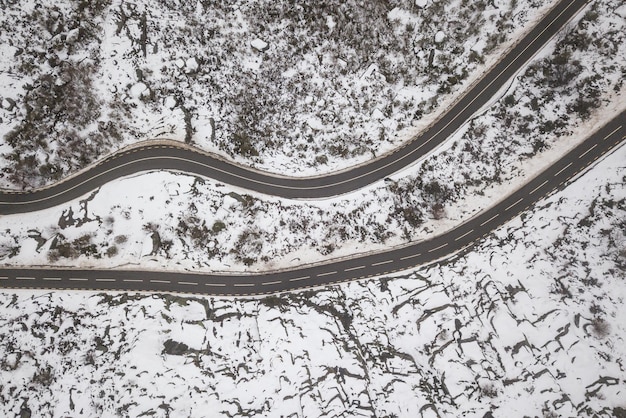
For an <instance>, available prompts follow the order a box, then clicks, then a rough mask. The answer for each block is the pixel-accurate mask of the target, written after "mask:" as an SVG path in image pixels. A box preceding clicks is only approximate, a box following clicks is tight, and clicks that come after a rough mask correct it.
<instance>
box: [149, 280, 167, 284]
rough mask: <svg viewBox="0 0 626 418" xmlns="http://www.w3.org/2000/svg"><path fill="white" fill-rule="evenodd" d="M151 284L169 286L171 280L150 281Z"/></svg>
mask: <svg viewBox="0 0 626 418" xmlns="http://www.w3.org/2000/svg"><path fill="white" fill-rule="evenodd" d="M150 283H165V284H169V283H171V282H170V281H169V280H150Z"/></svg>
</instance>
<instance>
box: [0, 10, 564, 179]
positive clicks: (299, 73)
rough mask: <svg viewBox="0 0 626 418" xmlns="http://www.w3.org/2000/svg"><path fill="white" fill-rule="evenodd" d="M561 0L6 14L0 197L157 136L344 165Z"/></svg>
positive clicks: (247, 156)
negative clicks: (0, 190)
mask: <svg viewBox="0 0 626 418" xmlns="http://www.w3.org/2000/svg"><path fill="white" fill-rule="evenodd" d="M554 3H555V1H554V0H550V1H537V0H516V1H511V0H491V1H479V2H467V1H464V0H435V1H428V2H424V4H423V5H421V4H420V5H417V4H416V3H415V2H414V1H412V0H402V1H393V2H358V1H355V0H350V1H343V0H342V1H338V0H333V1H326V2H323V3H319V2H305V3H299V2H292V1H285V0H281V1H277V0H264V1H255V2H251V1H247V0H240V1H230V2H209V1H204V0H203V1H178V0H139V1H134V2H126V1H121V0H98V1H89V2H75V1H69V0H59V1H56V2H54V3H50V4H45V3H43V4H42V3H41V2H36V1H34V0H28V1H20V2H4V3H3V4H2V14H1V15H0V57H1V59H0V96H1V97H0V102H2V106H0V138H2V140H0V154H1V155H2V159H1V160H0V165H1V166H2V167H3V170H2V171H0V181H1V183H0V184H2V185H3V186H11V187H17V188H21V187H23V186H26V187H31V186H36V185H40V184H43V183H49V182H52V181H55V180H58V179H60V178H63V177H64V176H66V175H67V174H68V173H70V172H74V171H76V170H78V169H80V168H82V167H84V166H85V165H86V164H87V163H89V162H91V161H94V159H97V158H99V157H102V156H104V155H106V154H107V153H109V152H111V151H113V150H115V149H118V148H119V147H121V146H123V145H126V144H129V143H133V142H137V141H139V140H146V139H153V138H159V137H161V138H162V137H167V138H172V139H176V140H180V141H185V142H188V143H192V144H194V145H197V146H200V147H202V148H204V149H207V150H210V151H214V152H217V153H220V154H222V155H225V156H228V157H229V158H234V159H236V160H237V161H239V162H242V163H245V164H253V165H255V166H257V167H261V168H265V169H268V170H271V171H275V172H280V173H285V174H294V175H303V174H311V173H316V172H323V171H332V170H335V169H337V168H344V167H346V166H347V165H352V164H355V163H357V162H359V161H365V160H368V159H370V158H372V156H374V155H380V154H381V153H382V152H384V151H386V150H389V149H392V148H394V147H396V146H398V145H399V143H400V142H401V141H402V140H404V139H406V138H407V137H409V136H410V135H411V134H412V133H413V132H414V131H415V128H412V125H414V124H417V125H419V126H423V124H424V123H426V122H427V121H428V120H430V119H432V117H434V116H435V114H436V113H437V112H439V111H441V110H442V109H443V108H444V107H445V106H446V104H447V103H449V102H450V100H452V99H453V97H454V96H456V95H458V94H459V93H460V92H462V91H464V89H465V87H466V86H467V85H468V84H469V83H470V82H471V81H472V80H473V79H475V78H476V77H477V76H478V75H479V74H480V73H481V72H482V71H483V70H484V68H485V65H488V64H489V63H491V62H493V61H494V60H495V59H497V57H498V56H499V55H500V54H501V53H502V51H503V50H504V49H506V48H507V46H510V45H511V44H512V43H513V42H514V41H515V39H517V38H518V37H519V36H521V34H523V33H524V31H526V30H528V28H529V27H531V26H532V23H534V21H536V20H537V19H538V18H540V17H541V15H542V14H543V13H545V11H546V10H548V9H549V8H550V6H551V5H552V4H554ZM426 115H429V116H426Z"/></svg>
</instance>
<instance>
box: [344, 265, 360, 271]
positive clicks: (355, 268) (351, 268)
mask: <svg viewBox="0 0 626 418" xmlns="http://www.w3.org/2000/svg"><path fill="white" fill-rule="evenodd" d="M364 268H365V266H358V267H350V268H348V269H344V270H343V271H352V270H361V269H364Z"/></svg>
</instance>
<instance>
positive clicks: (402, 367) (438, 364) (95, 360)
mask: <svg viewBox="0 0 626 418" xmlns="http://www.w3.org/2000/svg"><path fill="white" fill-rule="evenodd" d="M625 162H626V149H624V148H621V149H620V150H618V151H617V152H615V153H613V154H612V155H610V156H608V157H606V158H605V159H603V160H601V161H600V162H599V163H598V164H597V165H596V166H595V167H594V168H593V169H592V170H590V171H589V172H587V173H586V174H584V175H583V176H582V177H580V178H579V179H577V180H576V181H575V182H573V183H572V184H571V185H570V186H569V187H567V188H566V189H564V190H563V191H560V192H558V193H556V194H554V195H552V196H551V197H549V198H547V199H545V200H543V201H541V202H540V203H539V204H538V205H536V206H535V207H534V208H533V210H532V211H531V212H529V213H525V214H523V215H521V216H520V217H518V218H516V219H514V220H512V221H511V222H509V223H508V224H506V225H504V226H503V227H502V228H500V229H499V230H497V231H495V232H494V233H493V234H491V235H490V236H489V237H488V238H486V239H485V241H484V242H482V243H481V244H479V245H478V246H477V248H476V249H475V251H473V252H472V253H470V254H468V255H466V256H463V257H460V258H458V259H456V260H454V261H450V262H448V263H447V264H443V265H436V266H433V267H429V268H423V269H418V270H416V271H414V272H407V273H406V274H405V275H400V276H397V277H393V278H390V277H384V278H375V279H369V280H363V281H359V282H353V283H349V284H342V285H337V286H329V287H325V288H321V289H317V290H308V291H303V292H296V293H292V294H284V295H280V296H272V297H266V298H256V299H232V298H208V297H191V296H180V295H146V294H125V293H111V294H104V293H96V292H50V291H5V292H1V293H0V312H2V315H1V316H0V414H1V415H4V416H13V415H20V414H21V416H28V413H32V414H33V416H35V415H39V416H47V415H50V416H81V415H83V416H99V417H113V416H141V415H144V416H145V415H148V416H153V417H167V416H171V417H174V416H215V417H218V416H220V417H221V416H223V417H245V416H268V417H269V416H272V417H273V416H285V417H288V416H289V417H314V416H315V417H318V416H326V417H346V416H368V417H369V416H397V417H407V418H408V417H410V418H413V417H436V416H454V417H457V416H467V417H479V418H480V417H485V416H494V417H513V416H515V417H517V416H520V417H521V416H528V417H534V416H538V417H557V416H558V417H561V416H568V417H569V416H596V417H622V416H624V413H625V412H626V402H625V401H624V399H625V396H624V390H625V389H624V388H625V387H626V386H625V383H626V370H625V369H624V364H623V361H624V358H626V348H625V347H626V344H624V335H626V325H625V324H626V314H625V311H624V309H623V304H624V300H625V298H626V285H625V283H626V280H625V279H626V224H625V223H624V219H626V163H625ZM146 274H147V275H149V273H146ZM487 413H491V415H488V414H487Z"/></svg>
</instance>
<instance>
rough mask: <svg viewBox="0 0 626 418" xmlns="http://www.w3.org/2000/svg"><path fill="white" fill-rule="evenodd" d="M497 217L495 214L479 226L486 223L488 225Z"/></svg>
mask: <svg viewBox="0 0 626 418" xmlns="http://www.w3.org/2000/svg"><path fill="white" fill-rule="evenodd" d="M498 216H500V214H499V213H496V214H495V215H493V216H492V217H491V218H489V219H487V220H486V221H485V222H483V223H481V224H480V226H483V225H485V224H486V223H489V222H491V221H493V220H494V219H496V218H497V217H498Z"/></svg>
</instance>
